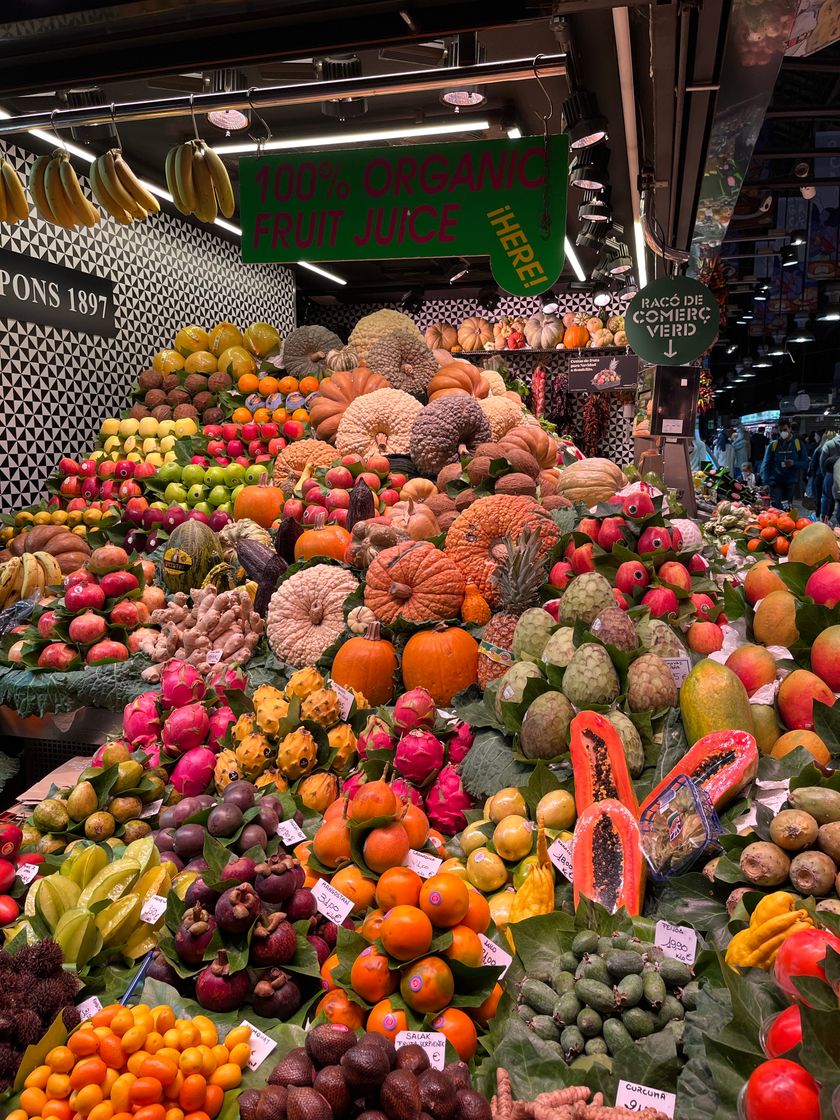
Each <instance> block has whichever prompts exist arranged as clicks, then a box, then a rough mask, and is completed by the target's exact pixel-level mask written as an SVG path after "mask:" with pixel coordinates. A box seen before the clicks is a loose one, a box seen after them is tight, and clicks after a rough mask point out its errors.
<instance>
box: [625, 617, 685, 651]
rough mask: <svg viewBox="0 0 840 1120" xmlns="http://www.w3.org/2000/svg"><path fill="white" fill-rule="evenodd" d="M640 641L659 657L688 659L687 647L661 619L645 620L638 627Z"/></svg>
mask: <svg viewBox="0 0 840 1120" xmlns="http://www.w3.org/2000/svg"><path fill="white" fill-rule="evenodd" d="M636 633H637V635H638V638H639V641H640V642H641V644H642V645H643V646H644V647H645V649H647V650H648V651H649V652H650V653H655V654H657V655H658V656H659V657H687V656H688V654H687V653H686V651H685V646H683V644H682V642H681V641H680V640H679V638H678V637H677V635H676V634H675V633H674V631H673V630H672V629H671V627H670V626H669V625H668V623H667V622H663V621H662V619H661V618H645V619H643V620H642V621H641V622H640V623H639V625H638V626H637V627H636Z"/></svg>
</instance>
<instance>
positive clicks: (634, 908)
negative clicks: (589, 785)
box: [572, 797, 645, 915]
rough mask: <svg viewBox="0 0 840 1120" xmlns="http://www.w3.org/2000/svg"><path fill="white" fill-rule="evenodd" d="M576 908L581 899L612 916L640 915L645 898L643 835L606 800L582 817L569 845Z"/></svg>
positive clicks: (628, 816) (616, 804) (633, 820)
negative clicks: (622, 910) (624, 912)
mask: <svg viewBox="0 0 840 1120" xmlns="http://www.w3.org/2000/svg"><path fill="white" fill-rule="evenodd" d="M572 868H573V874H574V889H575V908H577V905H578V902H579V901H580V898H581V895H583V896H584V897H585V898H588V899H591V900H592V902H597V903H598V904H599V905H601V906H603V907H604V909H605V910H608V911H609V912H610V913H611V914H614V913H615V911H616V910H618V909H620V908H621V907H622V906H623V907H624V908H625V909H626V910H627V913H628V914H631V915H634V914H641V912H642V904H643V902H644V895H645V861H644V858H643V856H642V835H641V832H640V831H639V825H638V823H637V821H636V818H635V817H634V816H633V814H632V813H631V812H630V810H629V809H628V808H626V807H625V806H624V805H622V804H621V802H620V801H616V799H615V798H614V797H608V798H607V799H606V800H605V801H595V802H593V803H592V804H591V805H590V806H589V807H588V808H587V809H584V811H583V812H582V813H581V815H580V816H579V817H578V819H577V824H576V825H575V835H574V842H573V845H572Z"/></svg>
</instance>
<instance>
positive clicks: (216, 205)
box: [166, 140, 236, 222]
mask: <svg viewBox="0 0 840 1120" xmlns="http://www.w3.org/2000/svg"><path fill="white" fill-rule="evenodd" d="M166 185H167V186H168V188H169V193H170V194H171V195H172V198H173V199H174V201H175V205H176V206H177V207H178V209H179V210H180V211H181V213H182V214H194V215H195V216H196V218H198V220H199V221H200V222H212V221H215V219H216V217H217V215H218V214H219V212H220V211H221V213H222V214H224V216H225V217H226V218H230V217H232V216H233V211H234V209H235V206H236V203H235V201H234V197H233V188H232V187H231V185H230V177H229V176H228V173H227V169H226V167H225V165H224V164H223V163H222V161H221V159H219V157H218V155H216V153H215V152H214V151H213V149H212V148H211V147H210V146H209V145H208V144H205V142H204V141H203V140H188V141H187V142H186V143H185V144H176V146H175V147H174V148H170V149H169V152H168V153H167V156H166Z"/></svg>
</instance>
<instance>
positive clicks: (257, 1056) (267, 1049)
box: [241, 1019, 277, 1070]
mask: <svg viewBox="0 0 840 1120" xmlns="http://www.w3.org/2000/svg"><path fill="white" fill-rule="evenodd" d="M241 1026H243V1027H250V1028H251V1037H250V1038H249V1039H248V1045H249V1046H250V1047H251V1057H250V1058H249V1059H248V1069H250V1070H255V1069H259V1068H260V1066H261V1065H262V1064H263V1062H264V1061H265V1060H266V1058H267V1057H268V1055H269V1054H270V1053H271V1051H272V1050H274V1049H276V1047H277V1043H276V1042H275V1041H274V1039H273V1038H269V1037H268V1035H267V1034H263V1032H262V1031H261V1030H260V1029H259V1027H255V1026H254V1024H253V1023H249V1022H248V1020H247V1019H243V1020H242V1023H241Z"/></svg>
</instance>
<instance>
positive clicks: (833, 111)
mask: <svg viewBox="0 0 840 1120" xmlns="http://www.w3.org/2000/svg"><path fill="white" fill-rule="evenodd" d="M837 117H840V106H824V105H823V106H818V105H800V106H798V107H797V108H795V109H789V108H784V109H773V108H772V107H771V108H769V109H768V110H767V112H766V113H765V119H766V120H768V121H769V120H779V121H781V120H796V119H797V118H802V119H803V120H827V121H828V120H835V119H836V118H837Z"/></svg>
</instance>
